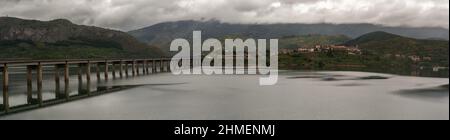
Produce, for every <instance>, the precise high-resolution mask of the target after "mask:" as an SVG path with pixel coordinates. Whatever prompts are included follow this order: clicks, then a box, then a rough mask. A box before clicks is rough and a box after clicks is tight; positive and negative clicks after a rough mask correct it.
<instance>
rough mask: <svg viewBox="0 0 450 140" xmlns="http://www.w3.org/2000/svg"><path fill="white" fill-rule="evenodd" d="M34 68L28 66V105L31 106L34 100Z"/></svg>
mask: <svg viewBox="0 0 450 140" xmlns="http://www.w3.org/2000/svg"><path fill="white" fill-rule="evenodd" d="M32 80H33V67H32V66H27V103H28V104H31V103H32V100H33V82H32Z"/></svg>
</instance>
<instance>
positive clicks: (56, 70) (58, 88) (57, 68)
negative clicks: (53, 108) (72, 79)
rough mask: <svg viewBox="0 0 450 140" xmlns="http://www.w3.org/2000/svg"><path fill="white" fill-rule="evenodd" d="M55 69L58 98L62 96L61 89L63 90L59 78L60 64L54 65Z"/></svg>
mask: <svg viewBox="0 0 450 140" xmlns="http://www.w3.org/2000/svg"><path fill="white" fill-rule="evenodd" d="M54 71H55V98H56V99H58V98H59V97H60V90H61V89H60V78H59V65H54ZM27 77H28V76H27ZM30 78H31V77H30ZM30 95H31V94H30ZM30 97H31V96H30ZM28 103H30V102H28Z"/></svg>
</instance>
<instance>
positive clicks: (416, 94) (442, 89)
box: [394, 85, 449, 99]
mask: <svg viewBox="0 0 450 140" xmlns="http://www.w3.org/2000/svg"><path fill="white" fill-rule="evenodd" d="M394 93H395V94H398V95H401V96H405V97H411V98H416V99H442V98H445V97H448V94H449V90H448V85H447V88H446V86H445V85H444V86H439V87H434V88H421V89H406V90H399V91H396V92H394Z"/></svg>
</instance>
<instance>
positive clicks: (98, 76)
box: [95, 62, 101, 83]
mask: <svg viewBox="0 0 450 140" xmlns="http://www.w3.org/2000/svg"><path fill="white" fill-rule="evenodd" d="M95 72H96V74H97V83H100V80H101V77H100V63H98V62H97V63H96V64H95Z"/></svg>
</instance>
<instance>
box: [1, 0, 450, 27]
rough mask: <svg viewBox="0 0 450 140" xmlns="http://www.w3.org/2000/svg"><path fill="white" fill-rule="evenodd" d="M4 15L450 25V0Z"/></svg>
mask: <svg viewBox="0 0 450 140" xmlns="http://www.w3.org/2000/svg"><path fill="white" fill-rule="evenodd" d="M0 16H15V17H20V18H30V19H39V20H51V19H56V18H67V19H70V20H72V21H73V22H75V23H77V24H85V25H95V26H101V27H107V28H114V29H120V30H125V31H127V30H132V29H137V28H140V27H144V26H148V25H152V24H155V23H159V22H165V21H175V20H187V19H194V20H207V19H217V20H221V21H224V22H232V23H322V22H326V23H374V24H383V25H388V26H413V27H424V26H426V27H443V28H447V29H448V27H449V22H448V21H449V1H448V0H73V1H67V0H2V1H0Z"/></svg>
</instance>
